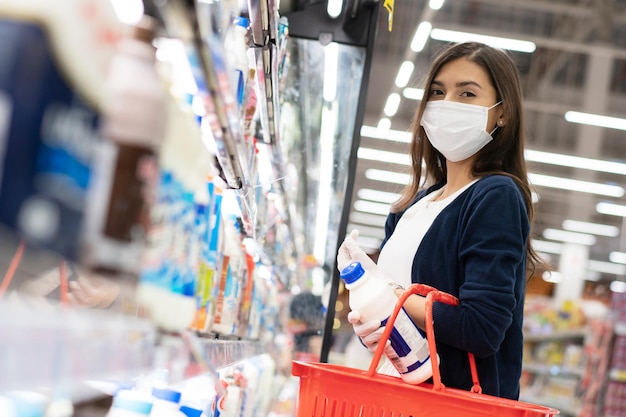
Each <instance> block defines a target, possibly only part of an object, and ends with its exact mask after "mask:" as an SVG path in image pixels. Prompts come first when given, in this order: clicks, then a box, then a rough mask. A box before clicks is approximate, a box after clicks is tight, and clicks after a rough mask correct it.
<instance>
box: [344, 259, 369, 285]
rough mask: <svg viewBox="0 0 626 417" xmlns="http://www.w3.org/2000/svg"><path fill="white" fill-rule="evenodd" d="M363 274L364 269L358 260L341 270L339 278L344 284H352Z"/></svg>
mask: <svg viewBox="0 0 626 417" xmlns="http://www.w3.org/2000/svg"><path fill="white" fill-rule="evenodd" d="M363 274H365V270H364V269H363V267H362V266H361V263H360V262H352V263H351V264H350V265H348V266H346V267H345V268H344V269H343V271H341V279H342V280H343V281H344V282H345V283H346V284H352V283H354V282H356V281H358V280H359V278H361V277H362V276H363Z"/></svg>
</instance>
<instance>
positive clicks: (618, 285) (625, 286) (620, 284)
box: [609, 281, 626, 293]
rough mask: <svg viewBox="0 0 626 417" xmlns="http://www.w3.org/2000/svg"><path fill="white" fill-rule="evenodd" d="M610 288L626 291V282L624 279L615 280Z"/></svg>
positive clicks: (613, 290)
mask: <svg viewBox="0 0 626 417" xmlns="http://www.w3.org/2000/svg"><path fill="white" fill-rule="evenodd" d="M609 289H610V290H611V291H612V292H617V293H624V292H626V282H624V281H613V282H611V284H610V285H609Z"/></svg>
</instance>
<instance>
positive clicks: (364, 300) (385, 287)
mask: <svg viewBox="0 0 626 417" xmlns="http://www.w3.org/2000/svg"><path fill="white" fill-rule="evenodd" d="M341 279H343V281H344V282H345V284H346V289H347V290H348V291H349V296H348V297H349V304H350V309H351V310H354V311H358V312H359V313H361V321H362V322H363V323H366V322H368V321H372V320H380V323H381V326H384V325H386V324H387V320H388V319H389V316H391V314H392V313H393V310H394V308H395V306H396V304H397V302H398V297H397V296H396V294H395V291H394V288H393V287H392V286H390V285H389V284H388V282H387V281H385V280H384V279H382V278H380V277H376V276H373V275H371V274H370V273H369V272H368V271H366V270H364V269H363V267H362V266H361V264H360V263H359V262H353V263H351V264H350V265H348V266H347V267H346V268H344V269H343V271H341ZM389 341H390V342H391V346H388V347H387V348H386V349H385V355H386V356H387V358H388V359H389V361H390V362H391V363H392V364H393V366H394V367H395V368H396V370H397V371H398V372H399V373H400V376H401V377H402V380H403V381H404V382H407V383H409V384H419V383H421V382H424V381H426V380H427V379H428V378H430V377H431V376H432V368H431V363H430V354H429V351H428V341H427V340H426V336H425V334H424V333H423V332H422V331H421V330H420V329H419V328H418V327H417V326H416V325H415V323H414V322H413V320H411V318H410V317H409V316H408V314H407V313H406V311H405V310H404V308H402V309H401V310H400V312H399V313H398V316H397V317H396V320H395V322H394V326H393V330H392V332H391V335H390V336H389Z"/></svg>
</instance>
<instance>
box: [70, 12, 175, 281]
mask: <svg viewBox="0 0 626 417" xmlns="http://www.w3.org/2000/svg"><path fill="white" fill-rule="evenodd" d="M156 28H157V23H156V21H155V20H154V19H152V18H150V17H148V16H144V17H143V18H142V19H141V20H140V22H139V23H138V24H137V25H136V26H135V27H134V30H133V31H132V35H130V36H128V37H125V38H123V39H121V40H120V41H119V45H118V49H117V53H116V55H115V57H114V58H113V60H112V62H111V66H110V69H109V73H108V77H107V81H106V87H107V88H106V93H105V95H104V98H103V104H102V116H103V123H102V135H103V139H104V140H102V141H101V144H100V145H101V146H100V149H99V152H98V158H96V160H95V163H96V170H95V175H94V180H93V185H92V186H90V192H89V198H88V210H87V216H86V222H85V239H84V242H83V256H82V258H83V260H84V263H85V264H86V265H87V266H89V267H91V268H92V269H94V270H97V271H102V272H112V273H125V274H131V275H133V276H137V275H138V273H139V267H140V262H138V260H139V259H140V258H141V254H142V253H143V250H144V245H145V238H146V233H147V229H148V223H149V207H150V205H151V203H152V202H153V200H154V199H155V193H156V186H157V180H158V174H159V171H158V153H159V149H160V148H161V146H162V142H163V140H164V137H165V133H166V126H167V118H168V117H167V116H168V104H167V103H168V101H167V93H166V91H165V88H164V84H163V82H162V80H161V78H160V76H159V75H158V73H157V69H156V64H155V63H156V58H155V52H156V49H155V47H154V46H153V45H152V41H153V40H154V38H155V34H156Z"/></svg>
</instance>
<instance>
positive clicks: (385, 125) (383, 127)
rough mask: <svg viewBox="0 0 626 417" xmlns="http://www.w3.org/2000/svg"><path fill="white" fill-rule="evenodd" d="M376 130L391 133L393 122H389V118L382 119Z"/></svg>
mask: <svg viewBox="0 0 626 417" xmlns="http://www.w3.org/2000/svg"><path fill="white" fill-rule="evenodd" d="M376 129H378V130H380V131H381V132H389V129H391V120H389V119H388V118H387V117H383V118H381V119H380V120H379V121H378V125H377V126H376Z"/></svg>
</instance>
